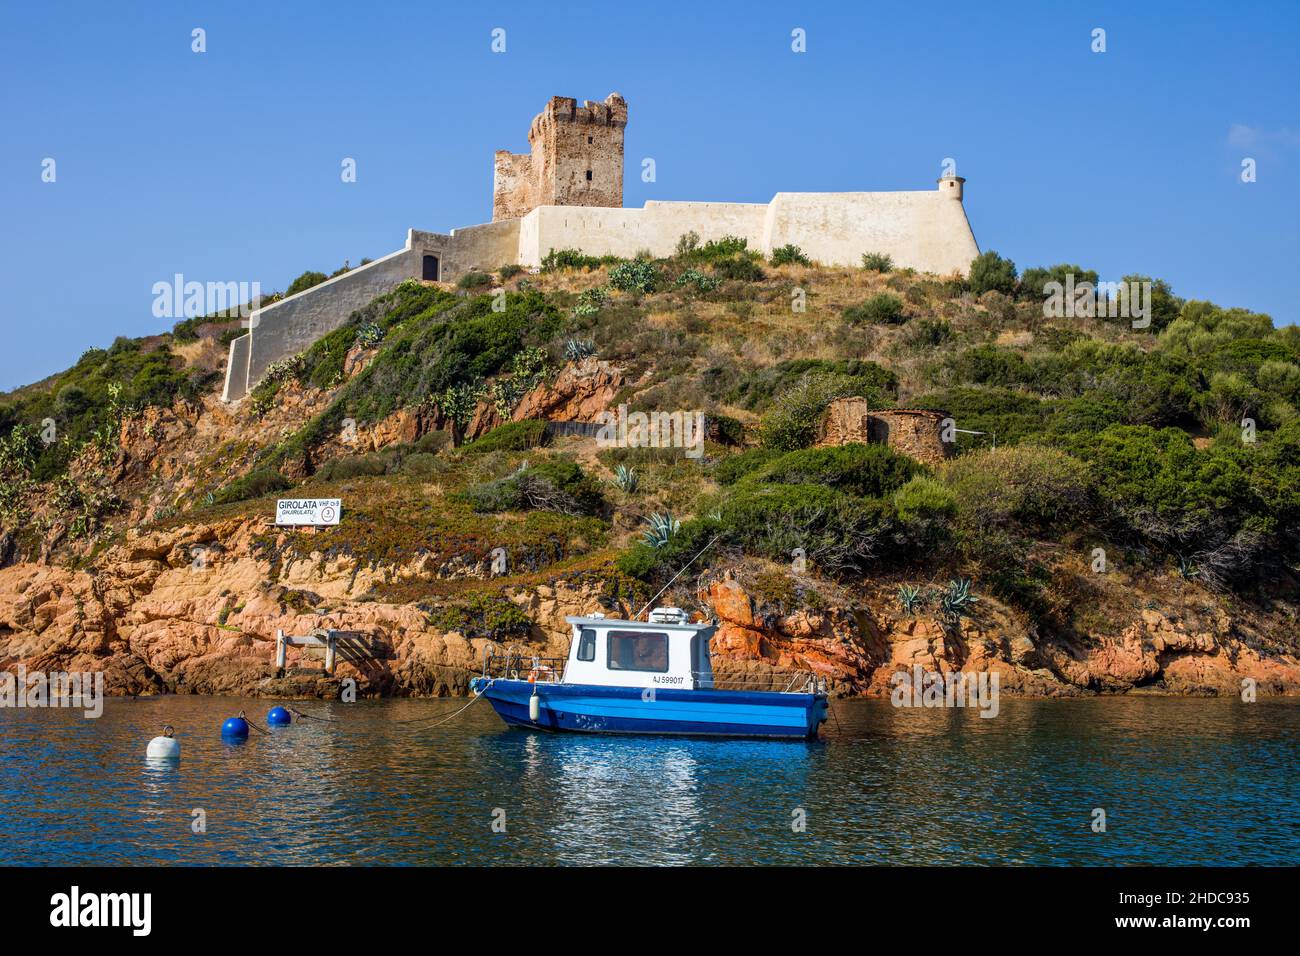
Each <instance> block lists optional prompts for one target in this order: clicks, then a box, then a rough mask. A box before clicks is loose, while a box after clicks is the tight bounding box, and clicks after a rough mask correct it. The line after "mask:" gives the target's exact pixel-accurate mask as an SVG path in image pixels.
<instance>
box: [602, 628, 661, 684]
mask: <svg viewBox="0 0 1300 956" xmlns="http://www.w3.org/2000/svg"><path fill="white" fill-rule="evenodd" d="M609 669H610V670H612V671H654V672H656V673H659V674H663V673H665V672H667V670H668V635H667V634H646V633H644V632H643V631H610V632H609Z"/></svg>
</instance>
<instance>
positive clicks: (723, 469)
mask: <svg viewBox="0 0 1300 956" xmlns="http://www.w3.org/2000/svg"><path fill="white" fill-rule="evenodd" d="M782 454H784V453H783V452H779V451H776V450H775V449H772V448H750V449H748V450H746V451H742V452H741V453H740V454H738V455H728V456H727V457H726V458H723V459H721V460H720V461H719V462H718V463H717V464H716V465H714V466H713V478H714V480H715V481H716V482H717V483H718V484H720V485H731V484H735V483H736V482H737V481H739V480H740V479H741V478H744V477H745V476H746V475H748V474H750V473H752V472H755V471H758V470H759V469H760V468H762V467H763V466H764V465H766V464H768V463H769V462H772V461H775V460H776V459H777V458H780V457H781V455H782Z"/></svg>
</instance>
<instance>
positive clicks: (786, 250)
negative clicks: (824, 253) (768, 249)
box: [768, 243, 812, 266]
mask: <svg viewBox="0 0 1300 956" xmlns="http://www.w3.org/2000/svg"><path fill="white" fill-rule="evenodd" d="M768 261H769V262H771V263H772V265H774V266H787V265H799V266H810V265H812V260H811V259H809V258H808V257H807V256H806V255H804V253H803V250H802V249H800V248H799V247H798V246H796V245H794V244H793V243H789V244H787V245H784V246H778V247H777V248H775V249H773V250H772V255H771V256H770V257H769V259H768Z"/></svg>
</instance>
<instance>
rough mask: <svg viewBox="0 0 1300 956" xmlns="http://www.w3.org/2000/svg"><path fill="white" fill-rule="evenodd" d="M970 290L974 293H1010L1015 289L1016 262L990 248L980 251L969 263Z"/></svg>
mask: <svg viewBox="0 0 1300 956" xmlns="http://www.w3.org/2000/svg"><path fill="white" fill-rule="evenodd" d="M970 290H971V291H972V292H974V293H975V294H976V295H983V294H984V293H985V292H1001V293H1002V294H1003V295H1011V294H1012V293H1014V292H1015V291H1016V264H1015V263H1014V262H1012V261H1011V260H1010V259H1003V258H1002V257H1001V256H1000V255H998V254H997V253H996V252H993V251H992V250H990V251H988V252H983V253H980V254H979V255H978V256H976V257H975V258H974V260H972V261H971V264H970Z"/></svg>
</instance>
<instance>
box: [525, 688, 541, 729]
mask: <svg viewBox="0 0 1300 956" xmlns="http://www.w3.org/2000/svg"><path fill="white" fill-rule="evenodd" d="M541 714H542V699H541V698H540V697H538V696H537V690H536V689H534V690H533V696H532V697H529V698H528V719H529V720H531V721H532V722H533V723H537V718H538V717H540V716H541Z"/></svg>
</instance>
